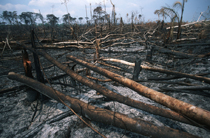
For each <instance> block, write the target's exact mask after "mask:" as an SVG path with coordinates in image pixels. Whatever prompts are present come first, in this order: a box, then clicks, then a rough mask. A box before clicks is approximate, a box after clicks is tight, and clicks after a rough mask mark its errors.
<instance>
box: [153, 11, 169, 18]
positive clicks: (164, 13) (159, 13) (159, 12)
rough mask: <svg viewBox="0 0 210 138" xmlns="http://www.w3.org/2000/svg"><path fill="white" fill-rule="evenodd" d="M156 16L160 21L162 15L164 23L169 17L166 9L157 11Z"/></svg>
mask: <svg viewBox="0 0 210 138" xmlns="http://www.w3.org/2000/svg"><path fill="white" fill-rule="evenodd" d="M154 14H157V15H158V19H159V17H160V15H161V16H163V21H164V19H166V17H167V16H169V15H168V14H167V13H166V11H165V9H164V8H161V9H160V10H155V12H154Z"/></svg>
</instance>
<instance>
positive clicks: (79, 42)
mask: <svg viewBox="0 0 210 138" xmlns="http://www.w3.org/2000/svg"><path fill="white" fill-rule="evenodd" d="M53 44H54V45H56V46H57V45H66V44H68V45H78V44H83V45H84V44H87V45H93V44H94V43H92V42H82V41H74V42H58V43H53Z"/></svg>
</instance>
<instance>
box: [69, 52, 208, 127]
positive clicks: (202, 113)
mask: <svg viewBox="0 0 210 138" xmlns="http://www.w3.org/2000/svg"><path fill="white" fill-rule="evenodd" d="M67 58H69V59H71V60H72V61H74V62H76V63H78V64H81V65H83V66H85V67H87V68H90V69H91V70H93V71H95V72H97V73H100V74H102V75H104V76H106V77H108V78H111V79H112V80H114V81H117V82H119V83H121V84H123V85H125V86H127V87H129V88H131V89H133V90H134V91H136V92H138V93H139V94H140V95H143V96H145V97H148V98H150V99H152V100H154V101H156V102H158V103H160V104H162V105H165V106H167V107H169V108H171V109H172V110H174V111H176V112H178V113H180V114H183V115H185V116H187V117H189V118H191V119H193V120H195V121H196V122H198V123H201V124H204V125H206V126H207V127H208V128H210V112H209V111H207V110H204V109H201V108H199V107H196V106H193V105H191V104H188V103H185V102H183V101H180V100H178V99H175V98H172V97H170V96H167V95H165V94H163V93H160V92H157V91H155V90H153V89H150V88H148V87H146V86H143V85H141V84H139V83H137V82H135V81H133V80H130V79H128V78H125V77H123V76H121V75H118V74H115V73H113V72H110V71H108V70H105V69H102V68H100V67H97V66H95V65H92V64H90V63H87V62H85V61H82V60H80V59H77V58H75V57H73V56H67Z"/></svg>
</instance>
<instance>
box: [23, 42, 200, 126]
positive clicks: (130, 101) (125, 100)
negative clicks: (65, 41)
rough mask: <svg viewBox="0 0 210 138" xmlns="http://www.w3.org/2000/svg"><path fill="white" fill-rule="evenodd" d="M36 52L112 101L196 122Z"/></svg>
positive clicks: (40, 52)
mask: <svg viewBox="0 0 210 138" xmlns="http://www.w3.org/2000/svg"><path fill="white" fill-rule="evenodd" d="M24 47H25V48H27V49H29V50H31V51H33V49H32V48H29V47H27V46H24ZM36 52H37V53H38V54H40V55H42V56H44V57H45V58H46V59H47V60H49V61H50V62H51V63H53V64H55V65H56V66H58V67H59V68H60V69H61V70H63V71H64V72H66V73H67V74H68V75H69V76H71V77H72V78H74V79H75V80H77V81H78V82H81V83H83V84H85V85H87V86H88V87H90V88H93V89H95V90H96V91H98V92H100V93H101V94H103V95H105V96H106V97H108V98H110V99H112V100H114V101H118V102H120V103H124V104H127V105H129V106H132V107H135V108H138V109H141V110H144V111H146V112H149V113H152V114H156V115H160V116H163V117H167V118H170V119H174V120H177V121H180V122H183V123H188V124H191V125H196V124H194V123H192V122H191V121H189V120H188V119H186V118H184V117H183V116H181V115H180V114H178V113H176V112H174V111H170V110H166V109H162V108H158V107H155V106H152V105H149V104H145V103H143V102H140V101H136V100H133V99H130V98H128V97H124V96H122V95H119V94H116V93H114V92H112V91H110V90H108V89H106V88H105V87H102V86H101V85H98V84H96V83H93V82H91V81H89V80H88V79H86V78H84V77H82V76H80V75H79V74H77V73H75V72H73V71H72V70H71V69H69V68H68V67H67V66H64V65H62V64H61V63H59V62H58V61H56V60H55V59H53V58H52V57H51V56H49V55H48V54H47V53H45V52H44V51H41V50H39V51H36Z"/></svg>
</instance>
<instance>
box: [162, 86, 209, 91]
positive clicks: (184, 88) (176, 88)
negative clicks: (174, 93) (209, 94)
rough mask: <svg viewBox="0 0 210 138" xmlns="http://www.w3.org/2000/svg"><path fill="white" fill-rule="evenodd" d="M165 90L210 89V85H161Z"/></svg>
mask: <svg viewBox="0 0 210 138" xmlns="http://www.w3.org/2000/svg"><path fill="white" fill-rule="evenodd" d="M162 88H163V89H165V90H210V87H209V86H182V87H180V86H179V87H161V89H162Z"/></svg>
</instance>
